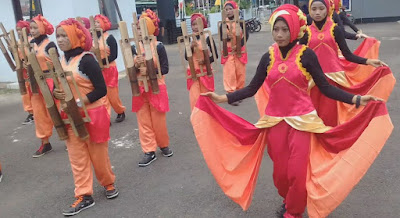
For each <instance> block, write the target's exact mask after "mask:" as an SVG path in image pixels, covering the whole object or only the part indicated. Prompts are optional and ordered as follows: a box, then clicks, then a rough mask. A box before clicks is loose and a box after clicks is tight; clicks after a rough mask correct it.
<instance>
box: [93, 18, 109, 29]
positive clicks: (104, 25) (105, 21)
mask: <svg viewBox="0 0 400 218" xmlns="http://www.w3.org/2000/svg"><path fill="white" fill-rule="evenodd" d="M94 19H95V20H97V21H98V22H99V23H100V26H101V29H103V31H104V32H105V31H107V30H109V29H111V21H110V19H108V17H106V16H104V15H101V14H98V15H96V16H95V17H94Z"/></svg>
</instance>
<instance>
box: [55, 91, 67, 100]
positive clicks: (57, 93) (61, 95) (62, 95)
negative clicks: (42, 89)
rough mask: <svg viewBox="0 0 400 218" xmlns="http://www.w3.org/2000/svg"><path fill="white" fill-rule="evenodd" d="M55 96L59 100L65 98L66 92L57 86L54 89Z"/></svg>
mask: <svg viewBox="0 0 400 218" xmlns="http://www.w3.org/2000/svg"><path fill="white" fill-rule="evenodd" d="M53 96H54V98H56V99H58V100H64V99H65V93H64V91H63V90H61V89H57V88H55V89H54V91H53Z"/></svg>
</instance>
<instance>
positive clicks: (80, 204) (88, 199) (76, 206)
mask: <svg viewBox="0 0 400 218" xmlns="http://www.w3.org/2000/svg"><path fill="white" fill-rule="evenodd" d="M94 204H95V203H94V200H93V198H92V196H90V195H84V196H79V197H78V198H77V199H76V201H75V202H74V203H73V204H72V205H71V206H70V207H69V208H68V209H66V210H63V215H64V216H73V215H76V214H78V213H80V212H81V211H82V210H85V209H88V208H90V207H93V206H94Z"/></svg>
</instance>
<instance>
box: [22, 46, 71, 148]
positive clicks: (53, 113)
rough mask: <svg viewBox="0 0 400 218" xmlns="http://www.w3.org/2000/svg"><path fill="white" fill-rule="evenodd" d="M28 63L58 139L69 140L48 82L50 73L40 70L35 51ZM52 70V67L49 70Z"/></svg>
mask: <svg viewBox="0 0 400 218" xmlns="http://www.w3.org/2000/svg"><path fill="white" fill-rule="evenodd" d="M28 61H29V62H30V64H31V65H32V69H33V71H34V75H35V78H36V81H37V83H38V85H39V88H40V91H41V92H42V95H43V98H44V101H45V102H46V108H47V110H48V111H49V114H50V117H51V119H52V121H53V124H54V127H55V128H56V131H57V134H58V137H59V138H60V140H66V139H67V138H68V133H67V129H66V127H65V124H64V122H63V120H62V118H61V115H60V113H59V112H58V108H57V105H56V104H55V101H54V98H53V94H52V93H51V91H50V89H49V86H48V84H47V82H46V79H47V78H52V76H51V74H50V73H47V74H45V73H43V71H42V68H40V65H39V62H38V60H37V58H36V54H35V52H34V51H30V52H29V55H28ZM50 69H51V66H50V68H49V70H50Z"/></svg>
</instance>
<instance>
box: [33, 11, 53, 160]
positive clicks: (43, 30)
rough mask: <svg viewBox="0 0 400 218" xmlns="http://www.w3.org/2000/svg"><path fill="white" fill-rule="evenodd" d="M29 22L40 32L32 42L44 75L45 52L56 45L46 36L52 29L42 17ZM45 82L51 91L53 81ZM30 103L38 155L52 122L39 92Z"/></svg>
mask: <svg viewBox="0 0 400 218" xmlns="http://www.w3.org/2000/svg"><path fill="white" fill-rule="evenodd" d="M31 22H35V23H36V24H37V26H38V28H39V31H40V36H39V37H37V38H34V39H33V40H32V42H33V43H34V45H33V50H34V51H35V52H36V58H37V60H38V62H39V64H40V68H41V69H42V71H43V72H44V73H48V72H49V69H48V65H47V63H50V64H51V59H50V57H49V55H48V53H47V51H48V49H49V48H51V47H56V45H55V44H54V42H51V41H50V39H49V38H48V37H47V36H48V35H51V34H53V32H54V28H53V25H51V24H50V23H49V22H48V21H47V20H46V18H44V17H43V16H42V15H38V16H36V17H34V18H33V19H32V21H31ZM46 81H47V84H48V86H49V89H50V90H53V85H54V83H53V80H52V79H50V78H48V79H46ZM31 102H32V108H33V114H34V116H35V128H36V137H38V138H39V139H42V146H41V148H40V149H39V151H38V152H37V153H38V154H40V153H41V152H40V151H41V149H43V146H44V145H45V144H43V140H44V139H48V138H50V136H51V135H52V133H53V121H52V120H51V117H50V115H49V112H48V111H47V108H46V102H45V100H44V98H43V95H42V93H41V92H40V90H39V93H38V94H33V95H32V97H31Z"/></svg>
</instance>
